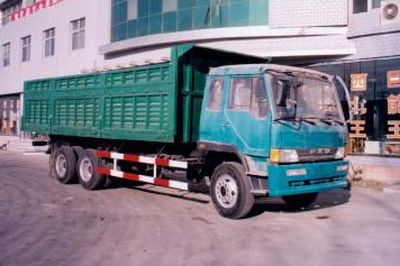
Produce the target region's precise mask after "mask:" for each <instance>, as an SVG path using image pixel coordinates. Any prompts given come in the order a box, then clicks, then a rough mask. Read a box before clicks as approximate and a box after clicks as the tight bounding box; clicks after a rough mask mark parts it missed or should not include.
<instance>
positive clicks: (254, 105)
mask: <svg viewBox="0 0 400 266" xmlns="http://www.w3.org/2000/svg"><path fill="white" fill-rule="evenodd" d="M268 110H269V105H268V98H267V93H266V91H265V86H264V81H263V79H262V78H253V95H252V102H251V113H252V114H253V116H254V117H255V118H258V119H263V118H265V117H267V115H268Z"/></svg>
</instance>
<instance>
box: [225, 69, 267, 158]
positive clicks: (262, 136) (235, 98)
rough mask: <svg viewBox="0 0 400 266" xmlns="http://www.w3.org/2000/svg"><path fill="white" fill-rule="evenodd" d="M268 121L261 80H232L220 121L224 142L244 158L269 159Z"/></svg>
mask: <svg viewBox="0 0 400 266" xmlns="http://www.w3.org/2000/svg"><path fill="white" fill-rule="evenodd" d="M270 121H271V116H270V106H269V104H268V97H267V91H266V87H265V83H264V79H263V77H261V76H258V77H243V76H237V77H231V79H230V81H229V89H228V104H227V107H226V109H225V111H224V116H223V121H222V126H223V127H224V128H225V129H224V130H223V132H224V139H225V141H226V142H228V141H229V142H231V144H233V145H235V146H236V147H238V148H239V150H240V151H241V152H242V153H244V154H250V155H256V156H257V155H258V156H268V153H269V149H270V123H271V122H270Z"/></svg>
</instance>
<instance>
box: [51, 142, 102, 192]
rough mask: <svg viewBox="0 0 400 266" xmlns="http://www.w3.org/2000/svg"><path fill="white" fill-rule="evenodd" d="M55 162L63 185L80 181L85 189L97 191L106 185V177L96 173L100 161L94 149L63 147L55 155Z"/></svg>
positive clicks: (56, 173)
mask: <svg viewBox="0 0 400 266" xmlns="http://www.w3.org/2000/svg"><path fill="white" fill-rule="evenodd" d="M53 160H54V164H53V165H54V173H55V176H56V178H57V180H58V181H60V182H61V183H63V184H71V183H76V182H77V181H79V183H80V184H81V185H82V186H83V187H84V188H85V189H87V190H96V189H99V188H102V187H103V186H104V184H105V183H106V179H107V178H106V176H104V175H101V174H99V173H98V172H97V171H96V170H97V168H98V166H99V159H98V158H97V157H96V156H95V151H94V150H92V149H81V148H77V149H74V148H72V147H68V146H62V147H60V148H58V149H57V150H56V152H55V153H54V158H53Z"/></svg>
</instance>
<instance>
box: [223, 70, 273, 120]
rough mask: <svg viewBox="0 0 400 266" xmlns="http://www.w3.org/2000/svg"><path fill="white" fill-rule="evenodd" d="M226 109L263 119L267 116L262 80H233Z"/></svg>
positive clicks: (266, 103) (265, 96)
mask: <svg viewBox="0 0 400 266" xmlns="http://www.w3.org/2000/svg"><path fill="white" fill-rule="evenodd" d="M228 108H229V109H230V110H232V111H237V112H250V113H251V114H252V116H253V117H254V118H257V119H263V118H265V117H267V114H268V108H269V106H268V101H267V95H266V91H265V86H264V82H263V79H262V78H233V79H232V82H231V88H230V92H229V105H228Z"/></svg>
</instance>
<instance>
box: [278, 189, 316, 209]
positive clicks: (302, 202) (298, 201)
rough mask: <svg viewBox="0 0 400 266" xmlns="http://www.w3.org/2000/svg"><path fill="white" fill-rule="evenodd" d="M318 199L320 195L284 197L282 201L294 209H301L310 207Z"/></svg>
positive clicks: (309, 194)
mask: <svg viewBox="0 0 400 266" xmlns="http://www.w3.org/2000/svg"><path fill="white" fill-rule="evenodd" d="M317 197H318V193H308V194H299V195H290V196H283V197H282V199H283V201H285V203H286V204H287V205H289V206H290V207H292V208H296V209H300V208H307V207H308V206H310V205H311V204H312V203H313V202H314V201H315V199H316V198H317Z"/></svg>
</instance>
